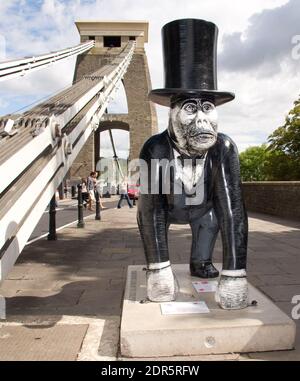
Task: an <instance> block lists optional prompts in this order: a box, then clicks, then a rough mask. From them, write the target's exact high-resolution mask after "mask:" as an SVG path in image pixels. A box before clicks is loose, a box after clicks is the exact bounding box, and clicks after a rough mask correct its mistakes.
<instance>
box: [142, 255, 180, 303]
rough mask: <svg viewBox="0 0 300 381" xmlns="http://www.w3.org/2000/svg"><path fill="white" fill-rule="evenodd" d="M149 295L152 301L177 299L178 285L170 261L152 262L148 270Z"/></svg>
mask: <svg viewBox="0 0 300 381" xmlns="http://www.w3.org/2000/svg"><path fill="white" fill-rule="evenodd" d="M146 277H147V297H148V299H149V300H150V301H151V302H170V301H172V300H175V299H176V295H177V292H178V286H177V283H176V280H175V278H174V275H173V271H172V268H171V264H170V262H169V261H168V262H163V263H151V264H150V265H149V266H148V270H147V275H146Z"/></svg>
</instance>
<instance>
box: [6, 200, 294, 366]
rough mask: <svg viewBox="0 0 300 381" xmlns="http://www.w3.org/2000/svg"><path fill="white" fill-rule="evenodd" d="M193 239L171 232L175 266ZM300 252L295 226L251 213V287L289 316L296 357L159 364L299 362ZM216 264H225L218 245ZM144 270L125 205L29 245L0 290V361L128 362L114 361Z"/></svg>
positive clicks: (233, 356) (176, 229)
mask: <svg viewBox="0 0 300 381" xmlns="http://www.w3.org/2000/svg"><path fill="white" fill-rule="evenodd" d="M113 200H115V201H116V198H114V199H113ZM103 201H104V203H105V202H106V201H105V199H104V200H103ZM110 201H111V200H110ZM64 203H67V201H64ZM190 235H191V233H190V229H189V227H188V226H180V225H177V226H175V225H173V226H171V229H170V234H169V249H170V255H171V261H172V263H188V262H189V255H190V243H191V236H190ZM299 248H300V223H298V222H293V221H288V220H283V219H279V218H275V217H270V216H266V215H259V214H251V213H250V214H249V254H248V280H249V282H251V283H252V284H253V285H254V286H256V287H258V288H259V289H260V290H261V291H262V292H263V293H265V294H266V295H267V296H268V297H270V298H271V299H272V300H273V301H274V302H275V303H276V304H277V305H278V306H279V308H281V309H282V310H283V311H284V312H286V313H287V314H288V315H289V316H290V317H292V315H293V317H294V320H295V323H296V324H297V338H296V345H295V349H294V350H291V351H276V352H264V353H249V354H238V353H230V354H226V355H210V356H194V357H191V356H183V357H172V358H164V360H197V361H199V360H242V361H244V360H300V334H299V332H300V250H299ZM214 261H215V262H220V261H222V248H221V242H220V239H218V241H217V244H216V248H215V252H214ZM144 263H145V261H144V255H143V249H142V243H141V239H140V236H139V232H138V227H137V224H136V208H133V209H129V208H128V206H127V205H125V203H124V206H123V208H122V209H115V208H113V209H105V210H103V211H101V221H96V220H95V219H94V216H93V215H90V216H87V217H86V219H85V227H84V228H77V226H76V224H74V225H71V226H68V227H66V228H64V229H62V230H60V231H59V232H58V240H57V241H47V240H45V239H40V240H38V241H36V242H34V243H32V244H30V245H27V246H26V247H25V249H24V250H23V252H22V254H21V255H20V257H19V259H18V261H17V263H16V265H15V266H14V268H13V269H12V271H11V272H10V274H9V276H8V278H7V279H6V280H5V281H4V282H3V283H2V285H1V287H0V294H1V295H3V296H4V297H6V305H7V319H6V320H3V321H0V360H36V361H37V360H79V361H84V360H100V361H115V360H125V359H124V358H121V357H120V355H119V327H120V318H121V308H122V298H123V293H124V287H125V281H126V271H127V266H128V265H143V264H144ZM297 295H298V297H297ZM293 298H294V299H293ZM292 299H293V300H294V302H295V304H292V302H291V301H292ZM297 304H298V306H297ZM292 310H293V311H294V312H293V314H292ZM148 360H149V359H148ZM158 360H162V359H158Z"/></svg>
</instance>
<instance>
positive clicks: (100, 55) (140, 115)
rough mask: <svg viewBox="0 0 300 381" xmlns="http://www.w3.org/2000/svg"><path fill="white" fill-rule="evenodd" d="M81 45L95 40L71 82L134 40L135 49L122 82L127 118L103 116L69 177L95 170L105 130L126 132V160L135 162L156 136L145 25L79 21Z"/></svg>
mask: <svg viewBox="0 0 300 381" xmlns="http://www.w3.org/2000/svg"><path fill="white" fill-rule="evenodd" d="M76 26H77V29H78V31H79V33H80V37H81V42H86V41H87V40H95V47H94V48H93V49H91V50H90V51H89V52H88V53H85V54H83V55H80V56H78V58H77V62H76V67H75V74H74V82H76V81H78V80H80V79H81V78H82V77H83V76H84V75H87V74H89V73H92V72H94V71H95V70H98V69H99V68H100V67H102V66H104V65H106V64H108V63H109V62H110V61H112V60H113V59H114V57H115V55H117V54H119V53H120V52H121V51H122V50H123V49H124V47H125V46H126V44H127V43H128V41H130V40H135V41H136V47H135V52H134V55H133V58H132V61H131V63H130V65H129V68H128V70H127V72H126V75H125V76H124V79H123V84H124V88H125V92H126V97H127V105H128V114H105V115H104V117H103V118H102V121H101V122H100V124H99V127H98V129H97V131H96V132H95V133H94V134H93V135H92V136H90V138H89V140H88V141H87V143H86V144H85V146H84V147H83V148H82V150H81V152H80V153H79V155H78V156H77V158H76V159H75V162H74V163H73V166H72V168H71V172H70V177H71V178H72V179H78V178H80V177H86V176H87V174H88V173H89V172H90V171H91V170H94V169H95V166H96V164H97V162H98V159H99V148H100V132H101V131H105V130H107V129H122V130H127V131H129V136H130V138H129V139H130V152H129V159H134V158H138V156H139V152H140V150H141V147H142V145H143V143H144V142H145V140H146V139H148V138H149V137H150V136H151V135H153V134H155V133H157V118H156V111H155V108H154V105H153V104H152V103H151V102H150V101H149V100H148V92H149V91H150V90H151V81H150V74H149V69H148V63H147V57H146V53H145V49H144V44H145V43H146V42H148V22H146V21H78V22H76Z"/></svg>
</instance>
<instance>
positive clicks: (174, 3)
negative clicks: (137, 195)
mask: <svg viewBox="0 0 300 381" xmlns="http://www.w3.org/2000/svg"><path fill="white" fill-rule="evenodd" d="M299 14H300V1H299V0H290V1H288V0H252V1H251V2H244V1H238V0H231V1H229V0H189V1H182V0H164V1H163V2H162V1H161V0H152V1H149V0H81V1H80V0H72V1H66V0H65V1H63V0H37V1H32V0H30V1H29V0H1V2H0V47H1V38H2V41H3V40H4V41H5V48H6V49H5V53H6V58H7V59H12V58H16V57H23V56H30V55H34V54H41V53H46V52H48V51H55V50H59V49H63V48H65V47H67V46H72V45H76V44H77V43H78V42H79V35H78V32H77V29H76V27H75V25H74V21H75V20H79V19H93V20H95V19H99V20H111V19H114V20H148V21H149V43H148V44H147V46H146V52H147V56H148V62H149V66H150V73H151V79H152V86H153V88H161V87H162V86H163V65H162V53H161V51H162V49H161V38H160V30H161V28H162V26H163V25H164V24H165V23H167V22H169V21H171V20H174V19H178V18H186V17H193V18H203V19H206V20H209V21H213V22H215V23H216V24H217V25H218V27H219V41H218V87H219V89H224V90H228V91H233V92H235V94H236V99H235V101H233V102H231V103H229V104H227V105H224V106H222V107H220V108H219V130H220V131H222V132H225V133H227V134H228V135H230V136H231V137H232V138H233V139H234V140H235V141H236V143H237V145H238V147H239V149H240V151H241V150H244V149H245V148H247V147H249V146H252V145H256V144H261V143H263V142H264V141H265V140H266V139H267V136H268V135H269V134H270V133H271V132H272V131H273V130H274V129H275V128H277V127H278V126H279V125H281V124H282V123H283V122H284V118H285V115H286V114H287V112H288V111H289V109H290V108H291V107H292V103H293V101H294V100H295V99H296V98H297V97H298V95H299V93H300V90H299V89H300V76H299V69H300V60H295V59H293V58H292V56H291V51H292V48H293V45H292V43H291V39H292V37H293V36H294V35H300V23H299ZM0 53H1V52H0ZM74 66H75V59H69V60H67V61H65V62H64V63H60V64H58V65H56V66H54V67H52V68H49V69H45V70H43V71H39V72H36V73H35V74H30V75H28V76H26V77H24V78H20V79H14V80H11V81H7V82H2V83H1V87H0V115H5V114H7V113H10V112H14V111H16V110H18V109H20V108H21V107H24V106H26V105H28V104H30V103H32V102H34V101H36V100H38V99H41V98H43V97H45V96H50V95H52V94H53V93H55V92H57V91H59V90H60V89H62V88H64V87H66V86H68V85H70V84H71V83H72V78H73V72H74ZM157 111H158V119H159V129H160V130H163V129H164V128H166V126H167V119H168V110H167V109H166V108H163V107H158V108H157ZM123 134H124V133H123ZM116 141H117V148H118V149H119V151H124V152H125V151H126V150H127V145H128V144H127V143H126V144H124V135H122V132H120V133H117V134H116ZM102 142H103V143H104V144H107V146H108V145H109V141H108V140H107V139H106V138H105V139H103V140H102Z"/></svg>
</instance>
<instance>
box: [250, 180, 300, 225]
mask: <svg viewBox="0 0 300 381" xmlns="http://www.w3.org/2000/svg"><path fill="white" fill-rule="evenodd" d="M243 193H244V199H245V203H246V207H247V210H249V211H251V212H258V213H265V214H271V215H274V216H278V217H284V218H290V219H293V220H300V181H257V182H244V183H243Z"/></svg>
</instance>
